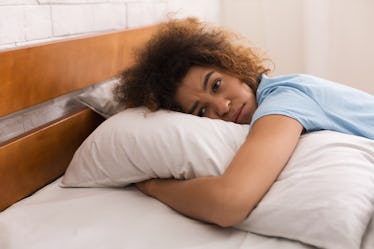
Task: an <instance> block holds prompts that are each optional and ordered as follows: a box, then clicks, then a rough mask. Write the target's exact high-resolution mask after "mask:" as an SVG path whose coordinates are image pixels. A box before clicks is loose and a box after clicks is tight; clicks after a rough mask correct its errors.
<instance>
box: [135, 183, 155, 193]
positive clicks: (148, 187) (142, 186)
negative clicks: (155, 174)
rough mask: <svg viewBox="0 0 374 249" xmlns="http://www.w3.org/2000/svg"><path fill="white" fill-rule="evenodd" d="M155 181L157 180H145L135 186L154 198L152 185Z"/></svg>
mask: <svg viewBox="0 0 374 249" xmlns="http://www.w3.org/2000/svg"><path fill="white" fill-rule="evenodd" d="M155 181H156V179H150V180H145V181H142V182H138V183H136V184H135V186H136V187H137V189H139V190H140V191H141V192H143V193H144V194H146V195H149V196H152V195H151V184H152V183H153V182H155Z"/></svg>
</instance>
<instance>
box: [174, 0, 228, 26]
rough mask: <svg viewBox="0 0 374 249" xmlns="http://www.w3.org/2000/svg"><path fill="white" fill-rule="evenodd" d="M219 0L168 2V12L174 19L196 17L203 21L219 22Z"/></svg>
mask: <svg viewBox="0 0 374 249" xmlns="http://www.w3.org/2000/svg"><path fill="white" fill-rule="evenodd" d="M220 6H221V4H220V0H204V1H201V0H188V1H185V0H169V1H168V11H169V12H170V13H174V15H173V17H175V18H184V17H197V18H199V19H201V20H204V21H209V22H216V23H219V22H220V12H221V9H220Z"/></svg>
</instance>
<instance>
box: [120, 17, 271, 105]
mask: <svg viewBox="0 0 374 249" xmlns="http://www.w3.org/2000/svg"><path fill="white" fill-rule="evenodd" d="M239 38H240V37H239V36H238V35H237V34H234V33H232V32H229V31H227V30H224V29H222V28H218V27H212V26H208V25H207V24H205V23H203V22H200V21H198V20H197V19H194V18H187V19H183V20H171V21H168V22H166V23H163V24H161V27H160V29H159V30H158V31H157V33H156V34H155V35H154V36H153V37H152V38H151V39H150V40H149V41H148V42H147V43H146V45H145V47H143V48H142V49H141V50H138V51H136V54H135V64H134V65H133V66H131V67H130V68H128V69H127V70H125V71H124V72H123V73H121V80H120V83H119V84H118V85H117V86H116V87H115V89H114V94H115V96H116V99H117V101H119V102H120V103H122V104H124V105H125V106H126V107H127V108H131V107H138V106H146V107H148V108H149V109H150V110H152V111H155V110H158V109H160V108H163V109H169V110H175V111H181V108H180V106H179V105H178V103H176V102H175V94H176V91H177V89H178V87H179V85H180V83H181V81H182V79H183V78H184V76H185V75H186V74H187V72H188V70H189V69H190V68H191V67H192V66H203V67H214V68H217V69H218V70H221V71H223V72H226V73H228V74H231V75H233V76H236V77H237V78H239V79H241V80H242V81H244V82H246V83H247V84H249V85H250V86H254V85H257V79H258V77H259V75H260V74H262V73H267V72H268V71H270V69H269V68H267V67H266V66H265V65H264V62H265V59H264V58H261V57H260V56H258V55H257V54H256V53H255V51H254V49H252V48H250V47H249V46H245V45H243V44H241V43H239V41H240V39H239Z"/></svg>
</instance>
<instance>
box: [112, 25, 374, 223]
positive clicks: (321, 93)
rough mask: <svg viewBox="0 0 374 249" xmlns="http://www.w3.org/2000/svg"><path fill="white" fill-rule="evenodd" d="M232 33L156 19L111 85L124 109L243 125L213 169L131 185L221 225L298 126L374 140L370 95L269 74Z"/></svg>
mask: <svg viewBox="0 0 374 249" xmlns="http://www.w3.org/2000/svg"><path fill="white" fill-rule="evenodd" d="M237 38H238V37H237V36H236V35H235V34H232V33H230V32H227V31H224V30H223V29H220V28H212V27H209V26H206V25H204V24H203V23H200V22H198V21H197V20H195V19H186V20H181V21H170V22H168V23H165V24H163V26H162V28H161V30H160V31H159V32H158V33H157V34H156V35H155V36H154V37H153V38H152V39H151V40H150V41H149V43H148V44H147V45H146V46H145V47H144V48H143V49H142V50H140V51H139V53H138V54H137V59H136V63H135V65H134V66H133V67H131V68H130V69H128V70H126V71H125V72H124V73H123V75H122V82H121V84H120V85H119V86H118V87H117V88H116V90H115V92H116V95H117V97H118V99H119V100H120V101H121V102H123V103H125V104H126V105H127V107H136V106H143V105H144V106H147V107H148V108H149V109H151V110H157V109H160V108H164V109H170V110H175V111H181V112H185V113H190V114H193V115H198V116H204V117H209V118H214V119H222V120H225V121H230V122H235V123H240V124H250V125H251V129H250V132H249V134H248V137H247V139H246V141H245V142H244V143H243V145H242V146H241V148H240V149H239V150H238V152H237V154H236V155H235V157H234V158H233V160H232V162H231V163H230V165H229V166H228V168H227V170H226V171H225V172H224V174H223V175H221V176H209V177H201V178H195V179H191V180H175V179H152V180H148V181H145V182H142V183H138V184H137V187H138V188H139V189H140V190H141V191H142V192H144V193H145V194H147V195H150V196H152V197H154V198H157V199H159V200H160V201H162V202H164V203H165V204H167V205H169V206H170V207H172V208H174V209H176V210H177V211H179V212H181V213H182V214H184V215H186V216H189V217H192V218H195V219H199V220H202V221H206V222H209V223H215V224H218V225H220V226H223V227H226V226H231V225H234V224H237V223H240V222H241V221H243V220H244V219H245V218H246V217H247V216H248V214H249V213H250V212H251V211H252V210H253V209H254V208H255V207H256V205H257V203H258V202H259V201H260V200H261V198H262V197H263V196H264V195H265V194H266V192H267V191H268V190H269V188H270V187H271V185H272V184H273V182H274V181H275V180H276V179H277V177H278V175H279V174H280V172H281V171H282V169H283V168H284V166H285V165H286V163H287V161H288V160H289V158H290V156H291V155H292V153H293V151H294V149H295V147H296V145H297V143H298V141H299V138H300V135H301V134H302V133H303V132H312V131H315V130H322V129H329V130H335V131H339V132H344V133H348V134H355V135H360V136H364V137H368V138H370V139H374V129H373V127H374V97H373V96H371V95H369V94H367V93H364V92H360V91H358V90H355V89H352V88H349V87H345V86H343V85H339V84H337V83H332V82H329V81H326V80H322V79H319V78H316V77H312V76H307V75H288V76H281V77H274V78H269V77H267V76H266V73H268V72H269V71H270V70H269V69H268V68H267V67H266V66H265V62H266V61H265V60H264V59H263V58H262V57H260V56H259V55H257V54H256V53H255V51H254V50H253V49H252V48H250V47H249V46H246V45H244V44H241V43H239V42H238V41H239V40H238V39H237Z"/></svg>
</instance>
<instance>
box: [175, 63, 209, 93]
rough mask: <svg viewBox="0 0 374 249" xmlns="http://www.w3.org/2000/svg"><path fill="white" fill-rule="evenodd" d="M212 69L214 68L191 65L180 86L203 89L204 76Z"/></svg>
mask: <svg viewBox="0 0 374 249" xmlns="http://www.w3.org/2000/svg"><path fill="white" fill-rule="evenodd" d="M212 70H213V69H212V68H208V67H199V66H194V67H191V68H190V70H188V72H187V74H186V76H185V77H184V78H183V79H182V82H181V85H180V87H183V88H188V89H196V90H202V87H203V82H204V78H205V76H206V75H207V74H208V73H209V72H211V71H212Z"/></svg>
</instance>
